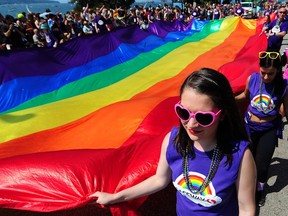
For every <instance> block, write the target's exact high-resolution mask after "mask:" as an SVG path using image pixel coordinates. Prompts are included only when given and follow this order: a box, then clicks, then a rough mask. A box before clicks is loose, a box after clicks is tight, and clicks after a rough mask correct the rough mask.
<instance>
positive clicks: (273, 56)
mask: <svg viewBox="0 0 288 216" xmlns="http://www.w3.org/2000/svg"><path fill="white" fill-rule="evenodd" d="M267 56H268V57H269V58H270V59H273V60H274V59H277V58H278V57H279V59H281V57H280V54H279V53H278V52H266V51H262V52H259V58H260V59H261V58H266V57H267Z"/></svg>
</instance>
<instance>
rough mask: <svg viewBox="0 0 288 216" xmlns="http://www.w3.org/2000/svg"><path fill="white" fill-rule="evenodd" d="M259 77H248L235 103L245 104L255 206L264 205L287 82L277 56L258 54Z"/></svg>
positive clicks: (287, 99) (287, 96)
mask: <svg viewBox="0 0 288 216" xmlns="http://www.w3.org/2000/svg"><path fill="white" fill-rule="evenodd" d="M259 60H260V73H253V74H252V75H251V76H249V77H248V80H247V82H246V88H245V90H244V92H242V93H241V94H240V95H238V96H236V100H237V101H241V100H249V101H250V103H249V106H248V109H247V111H246V114H245V123H246V130H247V132H248V134H249V136H250V139H251V140H252V147H253V148H252V152H253V156H254V158H255V162H256V167H257V177H258V184H257V193H256V199H257V203H258V205H259V206H263V205H264V204H265V194H264V186H265V184H266V182H267V178H268V169H269V166H270V163H271V159H272V156H273V153H274V150H275V147H276V146H277V145H278V138H282V116H281V115H280V114H279V110H280V107H281V104H283V107H284V113H285V116H286V118H287V116H288V104H287V103H288V94H287V81H286V80H284V79H283V76H282V63H281V56H280V54H279V53H278V52H265V51H263V52H260V53H259Z"/></svg>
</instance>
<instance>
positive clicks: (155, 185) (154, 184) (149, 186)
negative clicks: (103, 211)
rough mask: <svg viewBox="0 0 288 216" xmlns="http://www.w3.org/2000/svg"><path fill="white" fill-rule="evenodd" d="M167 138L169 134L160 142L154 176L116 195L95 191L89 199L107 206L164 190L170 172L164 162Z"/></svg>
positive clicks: (168, 180)
mask: <svg viewBox="0 0 288 216" xmlns="http://www.w3.org/2000/svg"><path fill="white" fill-rule="evenodd" d="M169 137H170V133H168V134H167V135H166V136H165V138H164V140H163V142H162V149H161V155H160V160H159V164H158V167H157V171H156V174H155V175H153V176H151V177H149V178H148V179H146V180H144V181H142V182H140V183H138V184H137V185H134V186H132V187H130V188H127V189H125V190H122V191H119V192H118V193H114V194H111V193H106V192H99V191H97V192H95V193H94V194H91V195H90V197H95V198H97V201H96V203H98V204H102V205H108V204H114V203H118V202H123V201H128V200H131V199H135V198H138V197H142V196H146V195H150V194H153V193H156V192H158V191H160V190H161V189H163V188H165V187H166V186H167V185H168V184H169V182H170V181H171V170H170V168H169V166H168V163H167V160H166V149H167V146H168V143H169Z"/></svg>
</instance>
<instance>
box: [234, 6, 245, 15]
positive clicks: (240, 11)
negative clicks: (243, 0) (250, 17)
mask: <svg viewBox="0 0 288 216" xmlns="http://www.w3.org/2000/svg"><path fill="white" fill-rule="evenodd" d="M234 15H235V16H239V17H242V16H243V15H244V9H243V8H242V6H241V4H240V3H238V4H236V8H235V11H234Z"/></svg>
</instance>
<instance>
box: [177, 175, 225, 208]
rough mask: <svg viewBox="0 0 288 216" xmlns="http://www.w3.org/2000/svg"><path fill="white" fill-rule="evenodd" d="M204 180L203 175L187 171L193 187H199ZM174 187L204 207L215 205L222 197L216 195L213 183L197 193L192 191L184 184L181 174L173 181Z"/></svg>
mask: <svg viewBox="0 0 288 216" xmlns="http://www.w3.org/2000/svg"><path fill="white" fill-rule="evenodd" d="M204 180H205V176H204V175H202V174H201V173H198V172H189V181H190V183H191V184H192V185H193V187H195V188H200V187H201V185H202V184H203V182H204ZM173 184H174V186H175V188H176V189H177V190H178V191H179V192H180V193H181V194H182V195H183V196H186V197H187V198H188V199H190V200H191V201H193V202H194V203H196V204H200V205H202V206H205V207H210V206H215V205H218V204H219V203H221V202H222V199H221V198H220V197H218V196H216V192H215V189H214V186H213V183H212V182H210V183H209V185H208V186H207V187H206V188H205V189H204V190H203V191H202V192H201V193H199V194H194V193H192V192H191V191H190V190H189V189H188V187H187V184H186V181H185V178H184V176H183V174H181V175H180V176H179V177H178V178H177V179H176V180H175V181H174V182H173Z"/></svg>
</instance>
